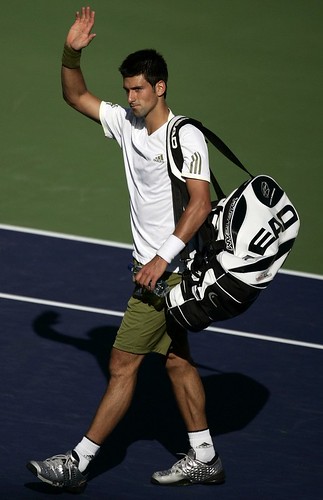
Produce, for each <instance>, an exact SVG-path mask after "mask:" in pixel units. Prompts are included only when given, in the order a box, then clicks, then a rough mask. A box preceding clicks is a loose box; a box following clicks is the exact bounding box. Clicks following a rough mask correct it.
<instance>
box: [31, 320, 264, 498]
mask: <svg viewBox="0 0 323 500" xmlns="http://www.w3.org/2000/svg"><path fill="white" fill-rule="evenodd" d="M58 322H59V314H58V313H56V312H54V311H46V312H44V313H42V314H41V315H39V316H38V317H37V318H36V319H35V320H34V322H33V328H34V331H35V332H36V334H37V335H39V336H40V337H42V338H45V339H48V340H50V341H54V342H59V343H61V344H67V345H70V346H73V347H75V348H76V349H78V350H82V351H85V352H88V353H89V354H91V355H92V356H94V358H95V359H96V361H97V363H98V365H99V367H100V369H101V370H102V372H103V374H104V376H105V377H106V379H108V359H109V353H110V350H111V348H112V344H113V340H114V337H115V334H116V332H117V328H116V327H109V326H106V327H100V328H95V329H92V330H90V331H89V332H88V333H87V337H88V338H84V337H83V338H76V337H73V336H69V335H66V334H62V333H60V332H59V331H57V324H58ZM197 367H199V365H197ZM200 367H201V368H203V370H204V371H205V370H207V371H208V370H209V371H210V375H207V376H203V377H202V381H203V384H204V387H205V391H206V398H207V414H208V420H209V425H210V430H211V433H212V434H213V435H219V434H225V433H228V432H233V431H236V430H240V429H243V428H244V427H245V426H247V425H248V424H249V423H250V422H251V421H252V420H253V419H254V418H255V417H256V415H257V414H258V413H259V412H260V410H261V409H262V408H263V407H264V405H265V404H266V402H267V400H268V397H269V391H268V389H267V388H266V387H264V386H263V385H262V384H260V383H258V382H257V381H256V380H254V379H252V378H250V377H247V376H245V375H243V374H240V373H221V372H218V371H216V369H214V368H212V367H206V366H200ZM57 382H58V383H59V381H57ZM63 387H64V385H63V381H62V390H64V389H63ZM81 394H82V395H81V397H82V400H85V401H86V393H85V392H84V391H83V392H82V393H81ZM98 402H99V401H98ZM91 418H92V415H90V414H89V422H90V419H91ZM85 430H86V429H84V432H85ZM80 438H81V436H80ZM139 440H147V441H158V442H159V443H160V444H161V445H162V446H163V447H165V448H166V449H167V450H168V451H169V452H170V453H172V454H174V455H176V454H177V453H178V452H181V451H186V450H187V446H188V443H187V434H186V429H185V427H184V424H183V422H182V419H181V417H180V414H179V412H178V409H177V406H176V402H175V399H174V397H173V394H172V390H171V385H170V382H169V380H168V377H167V374H166V371H165V369H164V364H163V357H162V356H159V355H154V354H150V355H149V356H147V357H146V358H145V360H144V362H143V364H142V366H141V368H140V371H139V376H138V384H137V388H136V393H135V397H134V400H133V403H132V405H131V407H130V409H129V411H128V413H127V414H126V416H125V418H124V419H123V420H122V422H121V423H120V424H119V425H118V427H117V428H116V429H115V431H114V432H113V433H112V435H111V436H110V437H109V438H108V439H107V441H106V442H105V444H104V445H103V446H102V448H101V452H100V454H99V455H98V457H97V458H96V460H95V461H94V463H93V465H92V467H91V474H90V475H91V477H92V478H93V477H95V476H98V475H100V474H102V473H103V472H105V471H107V470H108V469H111V468H113V467H115V466H117V465H118V464H120V463H121V462H122V461H123V460H124V458H125V455H126V453H127V449H128V447H129V446H130V445H131V444H132V443H134V442H135V441H139ZM25 486H26V487H27V488H31V489H34V490H35V491H42V492H45V490H46V492H47V491H48V488H49V487H48V485H44V484H40V483H28V484H26V485H25Z"/></svg>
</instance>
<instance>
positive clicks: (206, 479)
mask: <svg viewBox="0 0 323 500" xmlns="http://www.w3.org/2000/svg"><path fill="white" fill-rule="evenodd" d="M195 457H196V455H195V451H194V450H193V449H191V450H189V452H188V454H187V455H184V458H182V459H181V460H179V461H178V462H176V463H175V464H174V465H173V466H172V467H171V468H170V469H168V470H164V471H159V472H155V473H154V474H153V475H152V477H151V482H152V483H153V484H159V485H166V486H167V485H168V486H185V485H190V484H221V483H224V481H225V473H224V469H223V466H222V462H221V459H220V457H219V455H218V454H216V455H215V457H214V458H213V460H211V462H208V463H204V462H201V461H200V460H197V459H196V458H195Z"/></svg>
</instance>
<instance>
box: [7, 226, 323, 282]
mask: <svg viewBox="0 0 323 500" xmlns="http://www.w3.org/2000/svg"><path fill="white" fill-rule="evenodd" d="M0 229H4V230H6V231H17V232H20V233H27V234H37V235H39V236H48V237H50V238H60V239H63V240H71V241H80V242H83V243H92V244H95V245H105V246H109V247H116V248H125V249H129V250H132V248H133V247H132V245H130V244H128V243H119V242H117V241H109V240H101V239H96V238H87V237H86V236H76V235H73V234H65V233H56V232H53V231H43V230H42V229H33V228H29V227H21V226H12V225H10V224H0ZM279 273H282V274H290V275H292V276H299V277H302V278H312V279H317V280H323V275H321V274H313V273H304V272H302V271H292V270H288V269H280V270H279Z"/></svg>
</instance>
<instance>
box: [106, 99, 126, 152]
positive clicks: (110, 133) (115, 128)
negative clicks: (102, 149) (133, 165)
mask: <svg viewBox="0 0 323 500" xmlns="http://www.w3.org/2000/svg"><path fill="white" fill-rule="evenodd" d="M126 114H127V110H126V109H125V108H123V107H122V106H119V104H112V103H111V102H104V101H102V102H101V105H100V121H101V124H102V127H103V131H104V135H105V136H106V137H107V138H108V139H115V140H116V141H117V142H118V144H119V145H120V146H121V140H122V129H123V126H124V122H125V118H126Z"/></svg>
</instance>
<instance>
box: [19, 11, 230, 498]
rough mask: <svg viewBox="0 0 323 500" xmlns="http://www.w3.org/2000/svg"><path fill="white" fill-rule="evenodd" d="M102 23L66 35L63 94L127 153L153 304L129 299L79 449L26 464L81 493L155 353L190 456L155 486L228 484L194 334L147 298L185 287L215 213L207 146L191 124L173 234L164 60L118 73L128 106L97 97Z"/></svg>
mask: <svg viewBox="0 0 323 500" xmlns="http://www.w3.org/2000/svg"><path fill="white" fill-rule="evenodd" d="M94 20H95V12H94V11H93V10H91V8H90V7H87V8H82V10H81V12H80V13H79V12H77V13H76V19H75V22H74V24H73V25H72V27H71V29H70V31H69V32H68V35H67V38H66V43H65V46H64V53H63V58H62V73H61V77H62V88H63V96H64V99H65V101H66V102H67V103H68V104H69V105H70V106H72V107H73V108H74V109H75V110H77V111H78V112H80V113H81V114H82V115H85V116H87V117H89V118H91V119H92V120H95V121H96V122H97V123H98V124H101V126H102V128H103V132H104V135H105V137H106V138H108V139H114V140H116V141H117V143H118V144H119V146H120V148H121V151H122V154H123V160H124V165H125V171H126V178H127V184H128V189H129V195H130V220H131V229H132V234H133V248H134V250H133V258H134V262H135V264H136V266H137V273H136V274H135V276H134V279H135V281H136V285H137V288H138V287H139V288H140V289H142V290H144V291H145V292H146V293H143V294H142V297H145V300H143V299H141V298H140V297H138V296H136V297H131V298H130V300H129V303H128V306H127V309H126V312H125V315H124V318H123V321H122V323H121V326H120V329H119V330H118V333H117V335H116V339H115V342H114V346H113V348H112V352H111V357H110V362H109V373H110V379H109V383H108V387H107V390H106V392H105V394H104V395H103V398H102V400H101V402H100V404H99V406H98V408H97V411H96V414H95V415H94V418H93V420H92V422H91V424H90V426H89V428H88V430H87V432H86V433H85V434H84V436H83V437H82V438H81V440H80V442H79V443H78V444H76V446H75V447H74V448H72V449H71V451H68V452H67V453H65V454H59V455H55V456H53V457H50V458H47V459H46V460H43V461H36V460H32V461H30V462H29V463H28V464H27V467H28V469H29V470H30V471H31V472H32V473H34V474H35V475H36V476H37V477H38V478H39V479H40V480H42V481H44V482H46V483H49V484H51V485H53V486H56V487H60V488H67V489H70V490H72V491H80V490H82V489H83V488H84V486H85V484H86V481H87V477H88V466H89V464H90V462H91V461H92V460H93V459H94V458H95V456H96V455H97V453H98V452H99V450H100V446H101V445H102V444H103V442H104V441H105V439H106V438H107V437H108V436H109V434H110V433H111V432H112V431H113V430H114V428H115V427H116V425H117V424H118V423H119V422H120V420H121V419H122V417H123V416H124V415H125V413H126V411H127V409H128V408H129V405H130V403H131V401H132V397H133V394H134V389H135V386H136V379H137V372H138V369H139V367H140V365H141V363H142V361H143V359H144V357H145V355H147V354H149V353H150V352H155V353H159V354H160V355H161V356H163V357H164V359H165V367H166V370H167V372H168V374H169V377H170V380H171V383H172V387H173V390H174V394H175V397H176V400H177V403H178V406H179V409H180V412H181V415H182V417H183V419H184V422H185V425H186V428H187V432H188V441H189V443H190V449H189V450H188V451H187V454H184V458H182V459H180V460H179V461H177V462H176V463H175V464H174V465H173V466H172V467H171V468H169V469H166V470H163V471H158V472H154V473H153V474H152V477H151V481H152V482H153V483H154V484H156V485H180V484H194V483H200V484H220V483H222V482H223V481H224V477H225V476H224V470H223V467H222V463H221V459H220V457H219V455H218V454H217V452H216V451H215V449H214V444H213V441H212V438H211V435H210V431H209V428H208V423H207V419H206V414H205V393H204V388H203V385H202V382H201V379H200V376H199V374H198V372H197V370H196V368H195V366H194V364H193V362H192V359H191V356H190V351H189V345H188V340H187V333H186V332H185V331H184V330H183V329H181V328H180V327H179V326H176V325H175V324H171V323H170V322H167V323H166V319H165V313H164V311H163V310H161V311H160V310H156V309H155V307H154V305H153V301H152V302H150V301H149V296H151V297H152V296H153V292H154V289H155V286H156V282H157V281H158V280H159V279H160V278H162V279H163V280H166V281H167V284H168V286H169V287H172V286H174V285H175V284H177V283H179V281H180V278H181V274H180V273H181V270H182V267H181V262H180V259H179V254H180V252H181V251H182V250H183V249H184V247H185V246H186V245H187V244H189V243H190V242H192V241H193V240H192V239H193V237H194V235H195V233H196V231H197V230H198V229H199V227H200V226H201V224H202V223H203V221H204V220H205V218H206V217H207V215H208V213H209V212H210V209H211V203H210V191H209V180H210V174H209V163H208V151H207V146H206V144H205V140H204V136H203V135H202V134H201V132H200V131H199V130H197V129H196V128H194V127H193V126H191V125H187V126H185V127H183V128H182V129H181V132H180V141H181V146H182V150H183V154H184V165H183V172H182V175H183V177H184V178H185V181H186V185H187V189H188V192H189V196H190V199H189V203H188V206H187V208H186V210H185V211H184V212H183V214H182V216H181V218H180V220H179V222H178V224H177V225H176V227H175V225H174V215H173V206H172V191H171V183H170V179H169V176H168V172H167V161H166V128H167V123H168V121H169V120H170V119H171V118H172V116H173V114H172V112H171V111H170V109H169V108H168V105H167V103H166V93H167V79H168V72H167V65H166V62H165V60H164V59H163V57H162V56H161V55H160V54H159V53H157V52H156V51H155V50H152V49H151V50H150V49H149V50H141V51H138V52H135V53H132V54H130V55H129V56H128V57H126V59H125V60H124V61H123V63H122V64H121V66H120V68H119V70H120V73H121V75H122V78H123V88H124V90H125V93H126V98H127V102H128V105H127V107H122V106H120V105H117V104H111V103H109V102H105V101H102V100H101V99H98V98H97V97H95V96H94V95H93V94H92V93H91V92H90V91H89V90H88V88H87V86H86V83H85V80H84V77H83V73H82V71H81V68H80V59H81V54H82V50H83V49H84V48H85V47H87V46H88V45H89V44H90V42H91V41H92V40H93V39H94V37H95V36H96V35H95V34H94V33H92V29H93V26H94ZM138 269H139V270H138ZM147 297H148V299H147Z"/></svg>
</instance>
